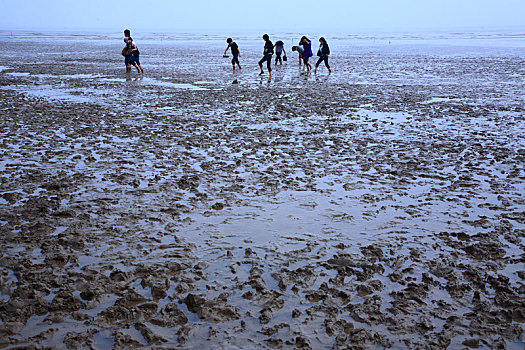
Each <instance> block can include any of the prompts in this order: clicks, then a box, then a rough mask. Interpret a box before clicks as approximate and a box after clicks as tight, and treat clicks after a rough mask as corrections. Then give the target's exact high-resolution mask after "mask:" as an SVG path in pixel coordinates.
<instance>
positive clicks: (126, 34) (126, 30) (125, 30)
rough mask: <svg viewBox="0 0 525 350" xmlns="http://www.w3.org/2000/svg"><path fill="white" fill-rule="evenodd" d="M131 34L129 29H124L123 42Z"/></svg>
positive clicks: (126, 40) (126, 41)
mask: <svg viewBox="0 0 525 350" xmlns="http://www.w3.org/2000/svg"><path fill="white" fill-rule="evenodd" d="M130 36H131V32H130V30H129V29H124V43H126V44H127V43H128V38H129V37H130Z"/></svg>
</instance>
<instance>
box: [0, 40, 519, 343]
mask: <svg viewBox="0 0 525 350" xmlns="http://www.w3.org/2000/svg"><path fill="white" fill-rule="evenodd" d="M134 37H135V36H134ZM35 38H37V39H38V40H35ZM168 39H169V38H168ZM212 39H213V38H207V39H195V38H189V37H181V38H175V39H174V38H171V40H163V41H162V42H160V41H159V40H158V38H154V37H152V38H143V39H142V40H141V38H140V36H136V39H135V40H136V42H137V44H138V46H139V49H140V51H141V63H142V66H143V67H144V69H145V74H138V73H137V72H136V71H135V70H133V71H132V73H131V74H130V75H126V74H125V73H124V71H125V68H124V64H123V58H122V57H121V56H120V50H121V46H122V45H121V44H119V43H120V41H121V39H118V38H107V37H100V36H98V37H97V36H89V35H88V36H86V35H83V36H82V37H78V38H77V37H74V36H64V37H61V36H56V35H51V36H46V35H43V34H34V33H32V34H30V35H26V36H24V35H15V36H10V35H8V34H7V33H3V36H0V47H1V48H2V49H1V52H0V58H1V61H0V65H1V67H0V97H1V98H0V123H1V128H0V134H1V147H0V180H1V181H0V252H1V258H0V347H3V348H17V347H23V348H34V349H40V348H75V349H78V348H101V349H102V348H116V349H122V348H141V347H144V348H184V349H192V348H200V349H232V348H233V349H253V348H277V349H280V348H284V349H287V348H288V349H292V348H300V349H369V348H370V349H376V348H397V349H401V348H409V349H415V348H420V349H445V348H453V349H457V348H465V347H466V348H495V349H522V348H523V347H524V345H525V343H524V335H525V334H524V331H525V328H524V321H525V281H524V279H525V269H524V266H525V265H524V262H525V255H524V248H525V241H524V236H525V198H524V194H525V181H524V180H525V170H524V165H525V137H524V135H525V133H524V130H525V100H524V98H523V96H524V95H523V92H524V90H523V87H524V85H523V82H524V77H525V61H524V57H525V48H524V47H513V46H512V45H511V46H508V45H485V41H484V40H488V39H487V38H475V39H472V40H470V41H469V40H465V42H464V43H450V42H448V41H446V40H443V41H438V42H423V41H418V40H409V41H403V42H397V41H395V40H391V39H389V40H384V41H382V42H370V43H369V44H361V45H356V44H355V41H356V40H357V39H355V38H354V39H352V38H347V37H345V38H330V37H327V40H328V42H329V44H330V48H331V50H332V56H331V57H330V63H331V66H332V68H333V73H332V74H330V75H329V74H328V73H327V71H326V68H324V66H323V65H321V67H320V68H319V70H318V73H317V74H316V75H314V74H305V72H304V70H302V69H301V68H300V67H299V66H298V62H297V56H296V55H295V53H292V52H291V50H289V47H290V46H291V45H292V42H291V40H287V39H285V38H281V39H282V40H283V41H285V43H286V46H285V48H286V50H287V51H288V50H289V52H288V58H289V59H288V62H286V63H285V64H284V65H283V66H277V67H275V68H274V70H273V74H272V78H271V79H268V75H267V74H266V75H264V76H262V77H259V76H258V72H259V70H258V67H257V61H258V59H259V58H260V57H259V56H261V52H262V46H263V45H262V44H261V41H260V40H255V39H251V38H244V40H243V38H240V39H237V38H236V41H237V43H238V44H239V46H240V48H241V52H242V53H243V56H242V57H241V65H242V67H243V69H242V70H241V71H235V72H233V71H232V68H231V64H230V62H229V60H228V59H225V58H222V52H223V50H224V48H225V46H226V45H225V44H224V43H223V41H224V39H223V38H222V37H221V38H220V40H219V39H217V40H212ZM273 39H274V40H277V38H273ZM467 39H468V38H467ZM497 39H498V38H496V39H494V40H496V41H497ZM388 41H390V43H388ZM314 46H315V45H314ZM313 63H315V57H314V58H313ZM234 81H236V83H235V84H232V82H234Z"/></svg>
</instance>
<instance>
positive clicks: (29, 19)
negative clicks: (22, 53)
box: [0, 0, 525, 32]
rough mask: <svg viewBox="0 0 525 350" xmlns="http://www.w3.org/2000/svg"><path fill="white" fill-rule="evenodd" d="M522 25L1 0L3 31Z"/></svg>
mask: <svg viewBox="0 0 525 350" xmlns="http://www.w3.org/2000/svg"><path fill="white" fill-rule="evenodd" d="M502 26H521V27H525V0H360V1H357V0H316V1H309V0H303V1H299V0H291V1H290V0H259V1H251V0H237V1H217V0H171V1H170V0H149V1H148V0H126V1H113V0H88V1H77V0H0V29H43V30H45V29H82V30H93V31H100V30H113V29H115V28H118V29H119V30H120V29H122V28H127V27H129V28H131V29H133V30H134V31H139V30H140V31H155V30H166V31H169V30H172V31H181V30H182V31H183V30H195V29H202V30H227V31H242V30H250V29H253V30H264V31H268V32H283V31H286V32H301V31H304V30H308V29H317V30H323V31H324V32H329V31H341V30H343V31H352V30H353V31H357V30H366V29H374V30H381V29H384V30H398V29H412V28H415V29H445V30H446V29H451V30H453V29H456V28H467V27H483V28H485V29H490V28H493V27H502Z"/></svg>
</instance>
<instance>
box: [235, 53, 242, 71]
mask: <svg viewBox="0 0 525 350" xmlns="http://www.w3.org/2000/svg"><path fill="white" fill-rule="evenodd" d="M234 58H235V62H233V69H235V63H237V66H239V69H241V63H240V62H239V56H235V57H234Z"/></svg>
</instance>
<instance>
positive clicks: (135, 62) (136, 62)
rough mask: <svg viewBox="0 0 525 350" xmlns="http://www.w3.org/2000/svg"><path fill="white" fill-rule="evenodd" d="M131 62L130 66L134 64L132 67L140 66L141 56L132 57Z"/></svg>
mask: <svg viewBox="0 0 525 350" xmlns="http://www.w3.org/2000/svg"><path fill="white" fill-rule="evenodd" d="M129 61H130V64H132V65H136V64H138V65H139V66H140V59H139V56H134V55H131V59H130V60H129Z"/></svg>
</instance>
